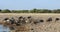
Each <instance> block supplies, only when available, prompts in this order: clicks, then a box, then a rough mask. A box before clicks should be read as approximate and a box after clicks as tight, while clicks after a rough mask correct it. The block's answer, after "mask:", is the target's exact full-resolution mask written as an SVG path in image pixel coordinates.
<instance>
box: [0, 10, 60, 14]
mask: <svg viewBox="0 0 60 32" xmlns="http://www.w3.org/2000/svg"><path fill="white" fill-rule="evenodd" d="M0 13H60V9H55V10H49V9H32V10H9V9H4V10H1V9H0Z"/></svg>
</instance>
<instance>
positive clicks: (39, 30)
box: [0, 13, 60, 32]
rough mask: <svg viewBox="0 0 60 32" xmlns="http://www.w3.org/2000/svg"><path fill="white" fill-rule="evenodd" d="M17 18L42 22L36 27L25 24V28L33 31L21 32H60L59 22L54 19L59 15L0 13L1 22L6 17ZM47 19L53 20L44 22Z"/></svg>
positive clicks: (59, 16) (59, 15)
mask: <svg viewBox="0 0 60 32" xmlns="http://www.w3.org/2000/svg"><path fill="white" fill-rule="evenodd" d="M19 16H24V17H27V16H32V17H34V18H38V19H43V20H44V22H43V23H38V24H37V25H34V24H27V25H28V26H27V27H30V29H31V28H32V29H33V30H29V31H23V32H60V20H59V21H56V22H55V19H56V18H60V14H56V13H55V14H54V13H0V21H1V22H2V20H3V19H4V18H6V17H9V18H11V17H14V18H18V17H19ZM49 17H52V19H53V20H52V21H51V22H47V21H46V20H47V19H48V18H49ZM20 32H22V31H20Z"/></svg>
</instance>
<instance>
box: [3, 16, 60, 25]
mask: <svg viewBox="0 0 60 32" xmlns="http://www.w3.org/2000/svg"><path fill="white" fill-rule="evenodd" d="M3 20H4V24H6V25H8V24H9V25H16V26H22V25H26V24H29V23H33V24H35V25H36V24H38V23H43V22H44V20H43V19H34V18H33V17H32V16H28V17H23V16H20V17H18V18H17V19H14V17H11V18H8V17H6V18H4V19H3ZM52 20H53V19H52V17H49V18H48V19H46V22H51V21H52ZM58 20H60V18H56V19H55V21H58Z"/></svg>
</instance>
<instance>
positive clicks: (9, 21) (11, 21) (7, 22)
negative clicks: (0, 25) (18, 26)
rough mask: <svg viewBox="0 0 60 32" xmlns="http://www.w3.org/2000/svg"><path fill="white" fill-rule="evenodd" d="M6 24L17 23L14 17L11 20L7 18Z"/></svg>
mask: <svg viewBox="0 0 60 32" xmlns="http://www.w3.org/2000/svg"><path fill="white" fill-rule="evenodd" d="M4 23H5V24H14V23H15V19H14V18H13V17H12V18H11V19H9V18H5V19H4Z"/></svg>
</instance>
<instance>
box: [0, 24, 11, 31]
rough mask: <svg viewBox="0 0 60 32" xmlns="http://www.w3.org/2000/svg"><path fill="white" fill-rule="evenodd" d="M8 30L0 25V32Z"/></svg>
mask: <svg viewBox="0 0 60 32" xmlns="http://www.w3.org/2000/svg"><path fill="white" fill-rule="evenodd" d="M9 31H10V29H9V28H8V27H6V26H3V25H0V32H9Z"/></svg>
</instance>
